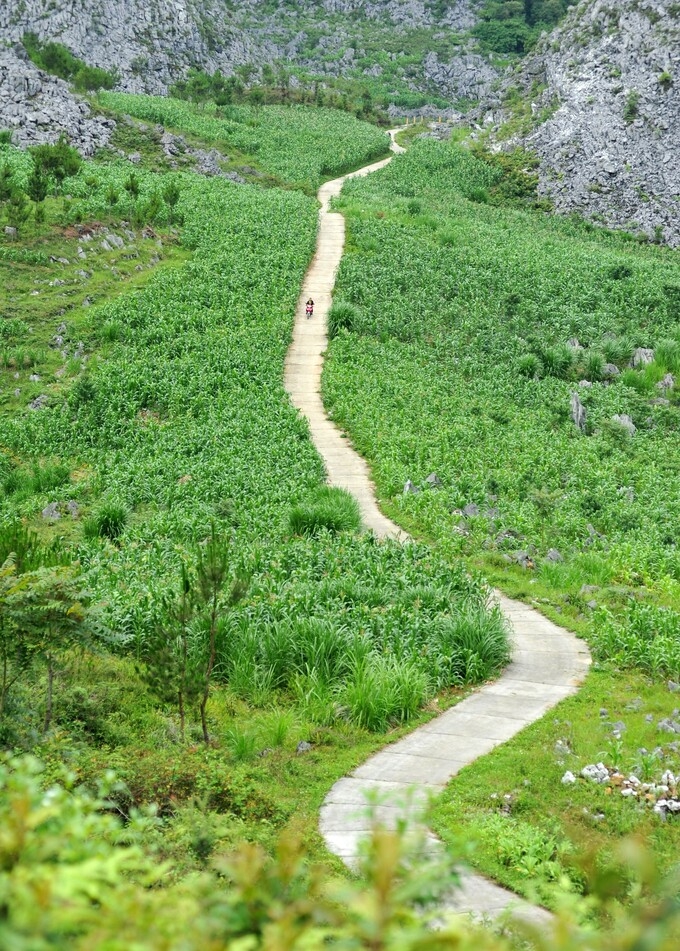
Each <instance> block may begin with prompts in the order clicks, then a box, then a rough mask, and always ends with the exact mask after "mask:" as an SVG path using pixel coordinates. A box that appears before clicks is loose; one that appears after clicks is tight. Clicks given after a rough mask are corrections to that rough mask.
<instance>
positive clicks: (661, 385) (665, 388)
mask: <svg viewBox="0 0 680 951" xmlns="http://www.w3.org/2000/svg"><path fill="white" fill-rule="evenodd" d="M674 386H675V377H674V376H673V374H672V373H667V374H666V375H665V376H664V377H663V379H662V380H659V382H658V383H657V384H656V388H657V390H661V392H662V393H667V392H670V390H672V389H673V387H674Z"/></svg>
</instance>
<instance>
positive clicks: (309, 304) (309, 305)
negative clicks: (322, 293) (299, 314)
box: [305, 297, 314, 317]
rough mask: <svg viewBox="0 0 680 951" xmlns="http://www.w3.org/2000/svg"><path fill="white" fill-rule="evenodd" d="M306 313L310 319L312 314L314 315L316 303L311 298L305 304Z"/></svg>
mask: <svg viewBox="0 0 680 951" xmlns="http://www.w3.org/2000/svg"><path fill="white" fill-rule="evenodd" d="M305 313H306V314H307V316H308V317H311V316H312V314H313V313H314V301H313V300H312V298H311V297H310V298H309V300H308V301H307V303H306V304H305Z"/></svg>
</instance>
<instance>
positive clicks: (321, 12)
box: [0, 0, 498, 153]
mask: <svg viewBox="0 0 680 951" xmlns="http://www.w3.org/2000/svg"><path fill="white" fill-rule="evenodd" d="M480 2H481V0H444V2H440V3H437V4H435V3H433V2H432V0H299V2H296V3H295V4H294V5H291V4H288V3H286V2H283V0H59V2H54V0H2V2H1V3H0V37H1V38H2V39H3V41H5V44H6V49H5V50H4V51H3V52H2V54H1V56H0V128H3V127H6V128H10V129H12V130H13V132H14V137H13V138H14V141H15V142H16V143H17V144H28V143H31V142H40V141H52V140H54V139H55V138H56V137H57V136H58V134H59V133H60V132H62V131H64V132H66V133H67V134H68V136H69V138H70V139H71V140H72V141H73V142H74V144H76V145H78V146H79V147H80V148H81V150H82V151H83V152H85V153H89V152H91V151H93V150H94V149H95V148H96V146H97V145H98V144H102V143H103V141H105V139H106V136H107V127H106V124H105V123H101V122H98V121H94V120H92V119H91V118H90V110H89V108H88V107H87V105H86V104H85V103H83V102H82V101H79V100H78V99H77V98H74V97H73V96H72V95H71V93H70V92H69V91H68V89H67V87H66V86H65V84H64V83H61V82H59V81H58V80H55V79H53V78H52V77H50V76H47V75H45V74H44V73H41V72H39V71H38V70H36V69H35V68H34V66H33V65H32V64H31V63H30V62H29V61H28V60H27V57H26V56H25V52H24V50H23V47H22V45H21V38H22V36H23V35H24V34H25V33H28V32H31V33H35V34H37V36H38V38H39V39H40V40H41V41H43V42H46V41H50V40H53V41H57V42H59V43H62V44H63V45H64V46H66V47H67V48H68V49H69V50H70V51H71V53H73V54H74V55H75V56H77V57H78V58H79V59H82V60H84V61H85V62H86V63H87V64H88V65H90V66H99V67H101V68H103V69H106V70H109V71H111V70H115V71H116V73H117V74H118V76H119V83H118V88H119V89H122V90H125V91H127V92H146V93H154V94H165V93H167V91H168V87H169V86H170V85H171V84H172V83H173V82H175V81H176V80H177V79H179V78H181V77H182V76H184V75H186V73H187V71H188V70H189V68H191V67H197V68H201V69H203V70H205V71H207V72H209V73H212V72H215V71H216V70H218V69H219V70H221V71H222V72H223V73H224V74H225V75H230V74H232V73H233V72H234V71H235V69H237V68H238V67H239V66H242V65H246V64H252V65H254V66H255V67H256V68H257V67H258V66H260V65H263V64H265V63H277V62H279V63H281V62H283V63H287V64H289V65H290V66H291V67H293V68H295V67H299V68H301V69H304V70H307V71H309V72H311V73H313V74H316V75H322V76H323V75H327V76H340V75H342V76H348V75H349V76H353V77H355V78H359V79H361V78H362V77H367V78H370V79H373V80H375V79H377V78H380V82H381V84H382V88H383V89H385V90H386V91H388V92H389V90H390V89H391V88H394V89H395V90H401V91H402V92H403V91H404V90H406V91H409V90H410V91H418V90H427V91H429V92H431V93H432V92H436V93H438V94H439V95H440V96H443V97H445V98H451V99H458V98H466V99H473V100H476V99H478V98H479V96H480V95H482V94H484V93H486V92H488V90H489V89H490V87H491V84H492V82H493V81H494V80H495V79H496V78H497V75H498V74H497V72H496V70H495V69H494V67H493V66H492V65H491V64H490V63H489V62H488V60H487V59H485V58H484V57H482V56H480V55H479V54H478V53H476V52H474V48H473V47H474V44H472V45H471V44H470V42H469V41H465V42H460V41H459V38H460V37H463V36H464V35H465V33H466V31H469V29H470V28H471V27H472V26H473V25H474V23H475V22H476V10H477V8H478V6H479V3H480ZM451 38H453V41H452V39H451ZM414 44H419V53H418V56H419V58H420V60H419V63H414V56H413V52H414V50H413V47H414ZM392 84H393V85H392ZM395 95H396V91H395ZM439 111H440V112H441V107H440V109H439ZM48 116H49V117H50V118H49V121H47V118H46V117H48Z"/></svg>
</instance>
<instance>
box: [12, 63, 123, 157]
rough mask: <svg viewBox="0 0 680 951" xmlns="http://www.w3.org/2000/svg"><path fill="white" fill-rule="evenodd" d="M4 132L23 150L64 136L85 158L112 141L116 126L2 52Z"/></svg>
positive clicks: (61, 85)
mask: <svg viewBox="0 0 680 951" xmlns="http://www.w3.org/2000/svg"><path fill="white" fill-rule="evenodd" d="M0 128H5V129H9V130H10V132H11V133H12V141H13V143H14V144H15V145H19V146H26V145H35V144H39V143H42V142H56V141H57V139H58V138H59V136H60V135H61V134H62V133H64V134H65V135H66V136H67V137H68V139H69V140H70V141H71V142H72V143H73V145H75V146H76V147H77V148H78V149H79V150H80V151H81V152H82V154H83V155H92V154H93V153H94V152H95V151H96V150H97V149H98V148H99V147H100V146H103V145H106V143H107V142H108V141H109V138H110V137H111V132H112V131H113V128H114V123H113V122H112V121H111V120H109V119H103V118H101V117H100V116H93V115H92V114H91V110H90V107H89V105H88V104H87V103H86V102H84V101H82V100H79V99H77V98H76V97H75V96H73V95H71V93H70V92H69V88H68V86H67V85H66V83H64V82H62V81H61V80H60V79H55V78H54V77H52V76H46V75H45V73H41V72H40V70H38V69H36V68H35V66H34V65H33V64H32V63H29V62H27V61H25V60H22V59H21V58H20V57H19V55H18V54H17V53H16V52H15V51H13V50H5V51H2V52H0Z"/></svg>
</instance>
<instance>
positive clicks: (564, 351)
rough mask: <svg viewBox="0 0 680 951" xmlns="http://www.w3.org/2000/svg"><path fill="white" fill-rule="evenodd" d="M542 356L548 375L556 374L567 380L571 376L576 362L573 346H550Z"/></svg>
mask: <svg viewBox="0 0 680 951" xmlns="http://www.w3.org/2000/svg"><path fill="white" fill-rule="evenodd" d="M541 356H542V361H543V370H544V372H545V374H546V376H554V377H557V379H559V380H565V379H566V378H567V377H568V376H569V372H570V370H571V368H572V366H573V362H574V351H573V350H572V349H571V347H568V346H567V345H566V344H560V345H559V346H557V347H549V348H548V349H547V350H544V351H543V353H542V354H541Z"/></svg>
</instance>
